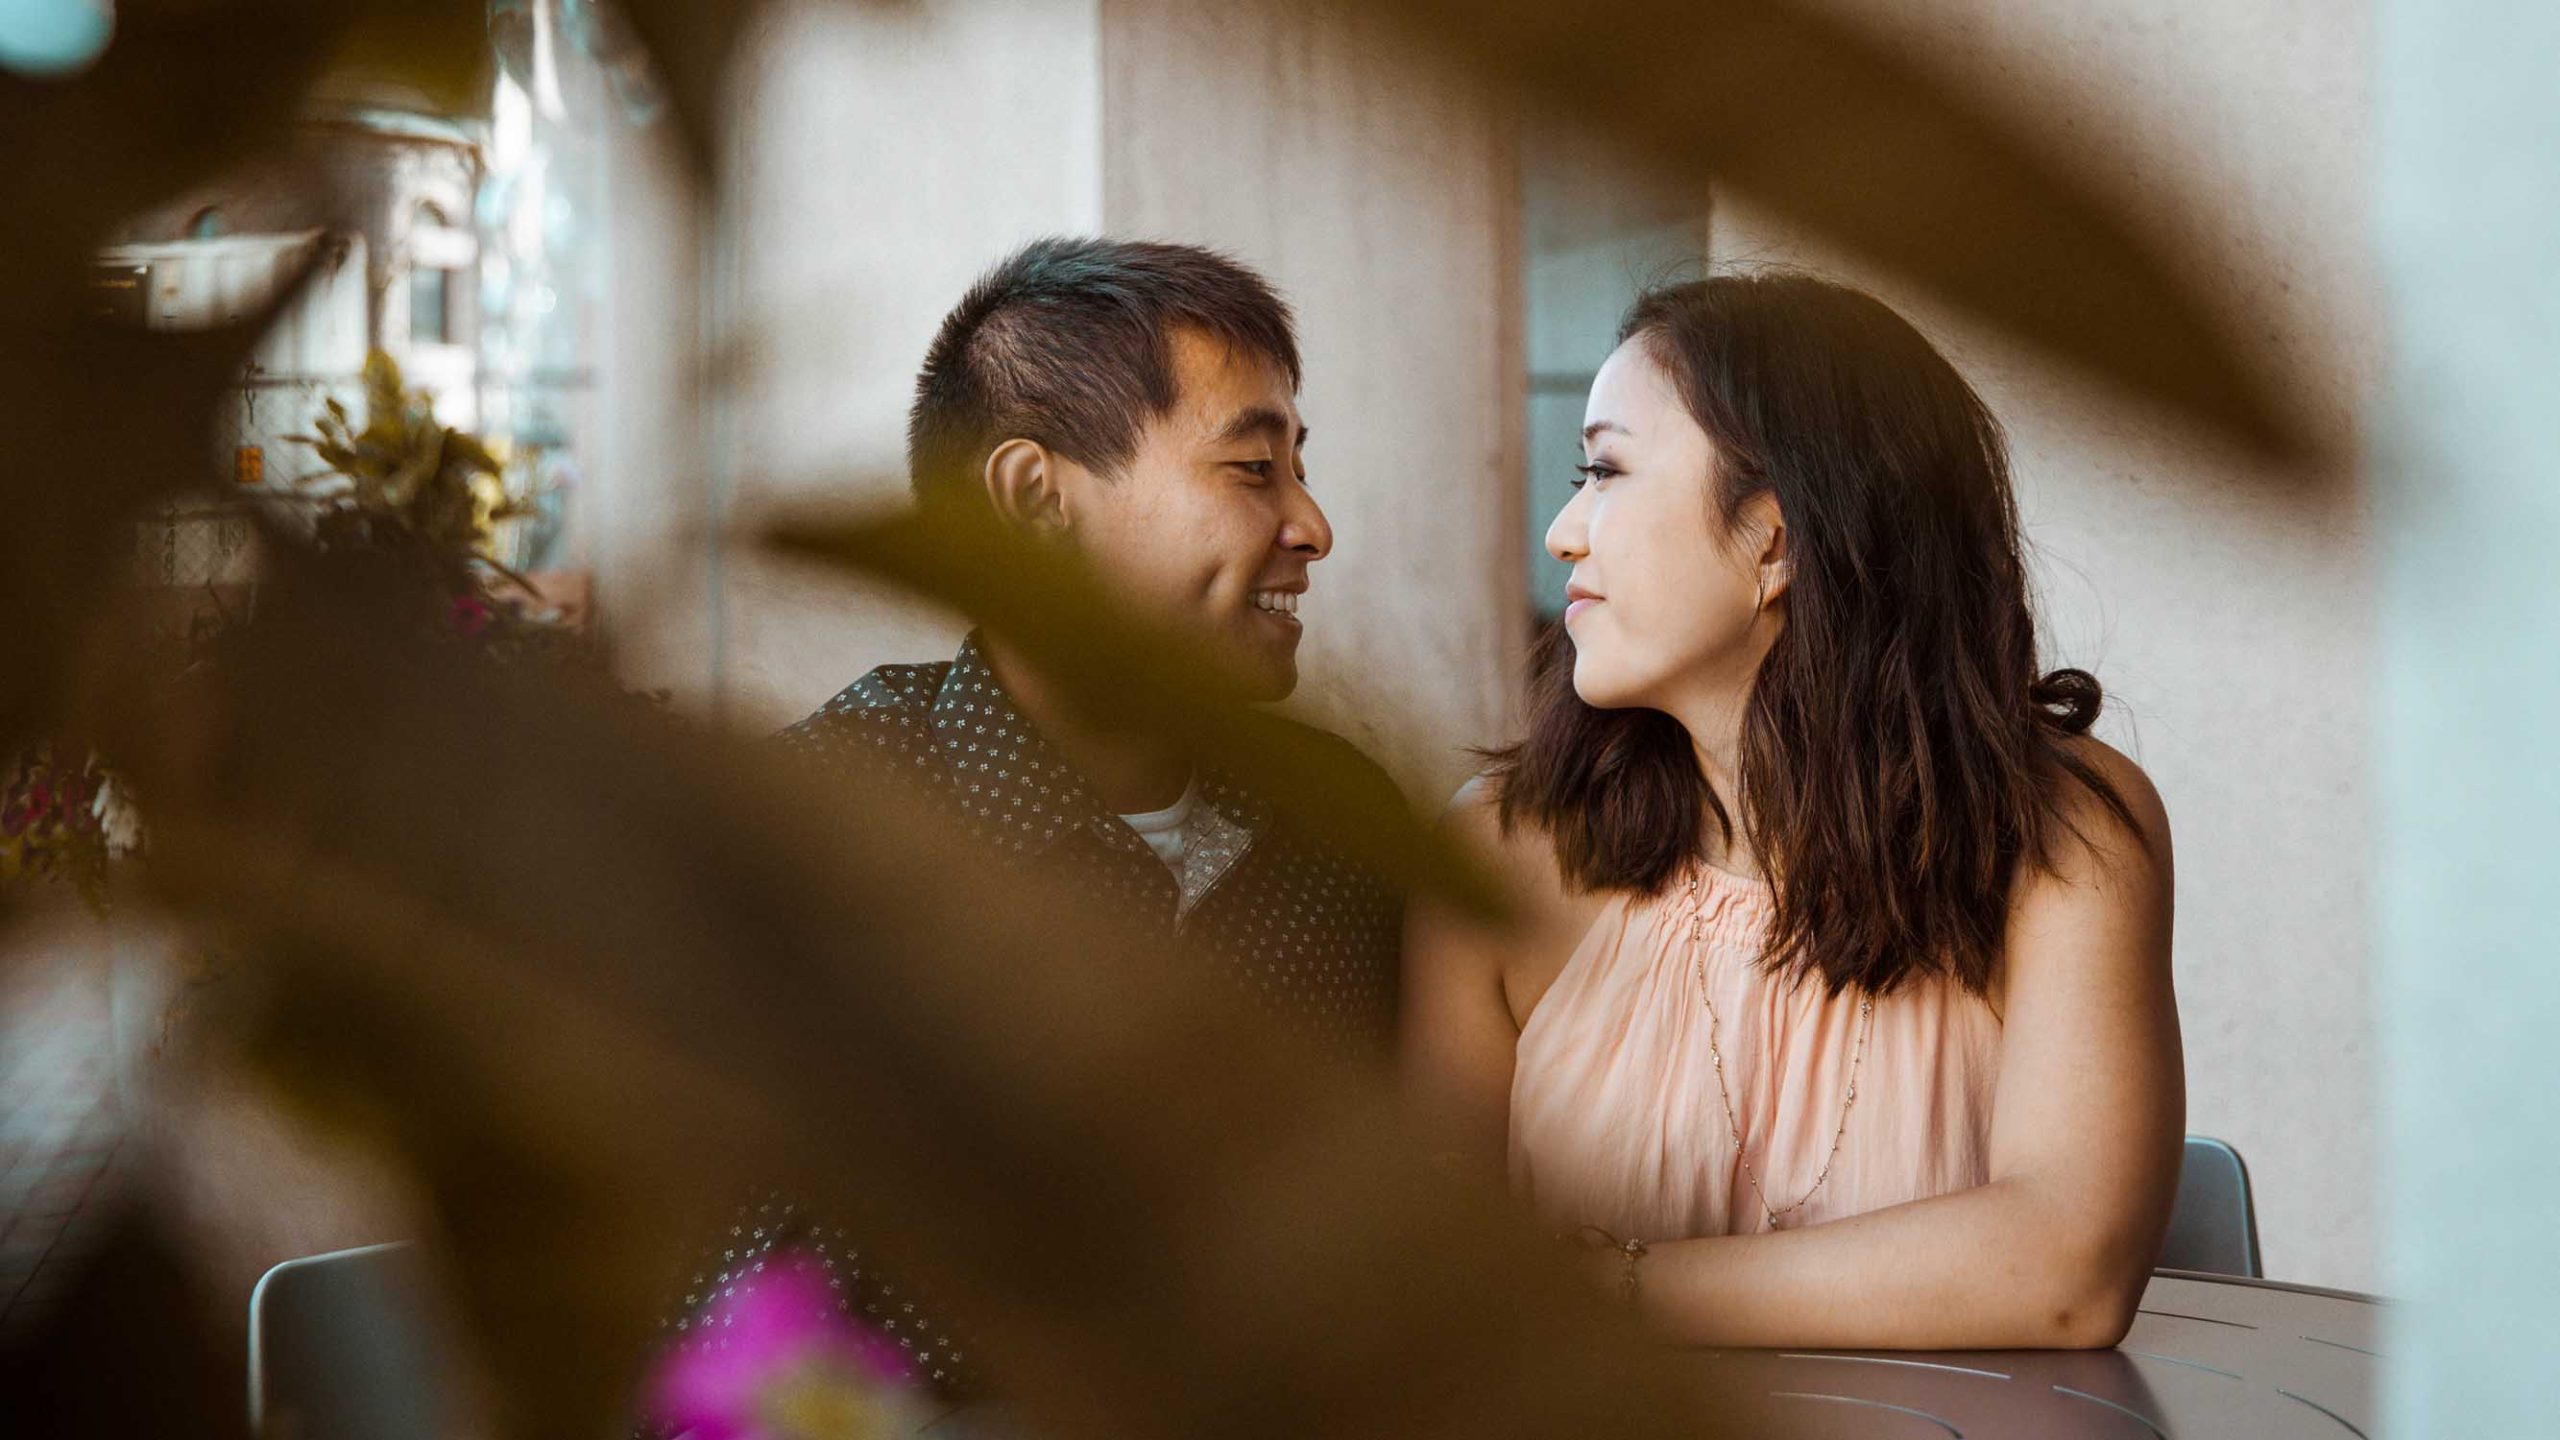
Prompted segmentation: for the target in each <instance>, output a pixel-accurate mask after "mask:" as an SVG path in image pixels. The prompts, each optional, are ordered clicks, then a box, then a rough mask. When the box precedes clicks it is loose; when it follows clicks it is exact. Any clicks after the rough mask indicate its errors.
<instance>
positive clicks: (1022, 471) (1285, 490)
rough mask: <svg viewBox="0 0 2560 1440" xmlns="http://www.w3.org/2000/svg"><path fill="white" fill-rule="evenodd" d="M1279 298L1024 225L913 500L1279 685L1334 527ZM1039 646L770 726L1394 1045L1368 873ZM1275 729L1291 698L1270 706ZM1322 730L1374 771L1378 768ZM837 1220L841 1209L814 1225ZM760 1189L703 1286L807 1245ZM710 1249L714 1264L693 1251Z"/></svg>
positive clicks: (937, 348)
mask: <svg viewBox="0 0 2560 1440" xmlns="http://www.w3.org/2000/svg"><path fill="white" fill-rule="evenodd" d="M1298 388H1299V361H1298V350H1297V341H1296V337H1295V335H1294V334H1293V331H1292V325H1291V319H1290V314H1289V310H1288V307H1287V305H1286V304H1285V303H1284V302H1283V301H1282V300H1281V299H1280V297H1279V296H1278V295H1276V294H1275V293H1273V291H1272V289H1271V287H1270V285H1269V284H1268V283H1266V282H1265V281H1264V280H1263V279H1262V278H1261V277H1260V276H1257V275H1255V274H1254V273H1253V272H1251V271H1250V270H1247V269H1246V268H1244V267H1243V266H1241V265H1238V264H1236V263H1235V262H1234V261H1232V260H1229V259H1226V258H1225V257H1223V256H1219V255H1216V254H1213V253H1211V252H1208V251H1205V250H1200V249H1196V248H1193V247H1190V246H1182V245H1164V244H1141V243H1133V242H1119V241H1105V240H1075V239H1051V240H1042V241H1039V242H1036V243H1034V244H1032V245H1030V246H1028V247H1026V248H1025V249H1023V250H1021V251H1020V252H1018V253H1016V254H1015V255H1013V256H1012V257H1011V258H1009V259H1007V260H1005V261H1003V262H1002V263H1001V264H999V265H997V266H996V267H995V268H994V269H993V270H990V271H989V272H988V273H987V274H986V275H985V276H984V277H983V278H982V279H981V280H980V281H979V282H978V283H977V285H976V286H974V287H973V288H972V289H971V290H970V291H969V293H968V295H967V296H966V297H965V298H963V299H962V300H961V302H960V304H959V306H958V307H957V308H956V309H954V310H953V311H952V312H951V314H950V315H949V316H948V317H947V318H946V319H945V320H944V321H943V324H942V328H941V331H940V333H939V334H938V335H936V337H935V338H934V341H933V345H932V347H931V349H930V350H929V351H928V352H927V353H926V358H925V364H924V369H923V373H922V374H921V375H920V376H919V378H918V380H917V384H916V398H915V405H914V409H913V411H912V413H911V415H910V419H909V427H908V462H909V469H910V473H911V475H912V477H913V479H914V482H915V486H916V490H917V499H918V502H919V503H920V504H923V505H928V506H933V505H955V504H959V505H983V506H987V507H991V508H992V511H993V513H994V515H995V516H996V518H997V519H998V520H1000V521H1001V522H1002V523H1004V524H1006V525H1008V526H1012V527H1015V528H1016V529H1018V530H1019V531H1020V532H1022V533H1023V534H1025V535H1026V536H1029V537H1031V538H1034V539H1036V540H1038V541H1040V542H1042V543H1046V544H1054V545H1064V546H1070V547H1073V549H1074V551H1075V553H1077V554H1078V555H1079V556H1080V557H1081V558H1082V559H1083V560H1084V561H1085V562H1087V564H1088V565H1089V566H1090V568H1091V569H1092V570H1093V571H1094V572H1095V573H1097V574H1098V575H1099V576H1100V577H1101V578H1102V579H1103V581H1104V582H1105V583H1106V584H1108V585H1110V586H1111V587H1112V588H1113V589H1114V590H1115V591H1116V592H1117V595H1118V598H1120V599H1121V600H1122V601H1123V602H1124V603H1125V604H1127V605H1128V606H1129V607H1130V608H1131V609H1133V610H1136V611H1138V612H1139V613H1141V614H1142V615H1144V616H1145V617H1147V618H1149V619H1151V620H1154V621H1156V622H1158V623H1160V624H1163V625H1166V626H1168V627H1173V628H1176V629H1178V630H1180V631H1182V632H1185V633H1187V634H1189V635H1191V636H1193V637H1195V638H1197V639H1198V640H1200V641H1202V642H1204V643H1205V644H1207V645H1208V646H1209V647H1211V648H1212V649H1213V651H1214V653H1215V654H1216V655H1217V656H1218V657H1219V658H1221V659H1222V660H1223V661H1224V662H1225V663H1226V664H1227V666H1228V667H1229V668H1230V670H1231V671H1232V672H1233V673H1235V674H1237V675H1239V676H1242V677H1244V679H1245V680H1246V683H1247V685H1248V688H1249V691H1250V697H1251V698H1253V699H1258V700H1278V699H1281V698H1283V697H1285V696H1287V695H1288V694H1289V692H1290V691H1291V690H1292V689H1293V688H1294V687H1295V686H1296V684H1297V675H1298V669H1297V651H1298V642H1299V638H1300V635H1301V634H1302V633H1303V632H1302V629H1301V626H1302V621H1301V620H1300V618H1299V616H1298V605H1299V601H1300V598H1301V597H1302V596H1304V595H1305V594H1306V593H1307V589H1308V579H1309V572H1310V570H1311V569H1312V568H1313V567H1314V565H1315V564H1316V563H1317V562H1318V561H1320V560H1322V559H1324V557H1325V555H1326V554H1327V552H1329V551H1330V550H1331V549H1332V548H1333V532H1332V530H1331V529H1330V527H1329V526H1328V525H1327V524H1326V521H1325V517H1324V512H1323V511H1322V510H1321V509H1320V508H1319V507H1318V506H1317V504H1316V502H1315V499H1314V497H1313V496H1312V495H1311V494H1309V493H1308V489H1307V484H1306V476H1305V445H1306V433H1307V432H1306V426H1305V425H1304V424H1303V423H1302V421H1301V420H1300V418H1299V415H1298V408H1297V392H1298ZM1054 694H1055V686H1054V685H1053V684H1052V682H1051V681H1050V680H1049V679H1048V678H1047V677H1044V676H1043V675H1042V673H1041V669H1040V662H1039V660H1038V658H1037V657H1035V656H1032V655H1028V654H1024V653H1020V652H1019V651H1017V650H1015V649H1012V648H1009V647H1007V646H1006V645H1004V644H1003V643H1001V642H1000V641H998V640H994V639H991V638H989V637H986V636H983V635H975V634H973V635H972V636H971V637H970V638H969V640H968V642H967V643H966V644H964V645H963V646H962V647H961V650H960V653H959V655H958V656H957V657H956V658H954V659H952V660H949V661H944V662H938V663H933V664H912V665H886V666H882V667H881V668H879V669H877V670H874V671H872V672H871V673H870V674H868V675H865V676H863V677H862V678H861V679H859V680H857V681H855V682H854V683H853V684H852V685H850V686H848V687H847V688H846V689H845V690H844V691H843V692H842V693H841V694H839V695H837V696H836V697H835V698H834V699H833V700H831V701H829V702H828V703H827V704H826V705H825V706H824V707H823V708H821V709H820V710H819V711H818V712H817V713H815V714H813V715H811V716H810V717H809V718H808V719H806V720H804V721H802V722H800V723H799V724H798V725H796V726H793V727H792V728H791V729H789V730H787V731H785V732H784V736H783V739H784V742H785V743H786V744H788V745H790V746H792V747H795V748H797V749H800V750H802V751H804V752H806V753H809V754H811V755H812V756H815V757H820V758H822V759H824V760H825V761H827V762H830V763H842V764H849V765H864V766H868V765H878V764H883V763H885V764H887V765H889V766H890V767H891V768H892V769H893V770H894V771H896V772H897V773H901V774H905V775H907V776H909V777H910V778H912V779H914V780H917V781H919V782H921V783H922V784H924V785H925V786H926V787H928V790H929V793H930V794H931V795H933V796H935V797H937V798H938V799H939V801H940V802H942V803H946V804H948V805H949V806H950V807H951V809H952V810H953V812H954V813H955V814H956V815H958V816H959V817H960V818H962V819H963V820H964V821H965V822H966V825H967V828H969V829H971V830H973V831H975V832H976V833H977V834H979V835H980V836H981V837H983V838H984V839H986V840H987V841H989V842H990V845H989V849H988V852H987V853H988V856H989V860H988V866H989V872H988V875H987V876H986V877H985V878H986V880H987V883H991V884H1001V883H1002V879H1003V869H1004V867H1006V866H1009V865H1017V864H1020V865H1035V866H1042V867H1056V868H1059V869H1068V868H1069V867H1073V870H1072V871H1071V873H1076V874H1078V875H1079V876H1080V877H1081V878H1086V879H1089V880H1090V881H1091V882H1093V883H1091V884H1090V885H1088V886H1087V887H1086V888H1088V889H1090V890H1091V891H1093V892H1094V893H1098V894H1103V895H1108V896H1112V897H1114V898H1115V899H1116V901H1117V902H1118V903H1121V904H1124V905H1125V906H1126V907H1127V908H1128V910H1129V912H1130V913H1131V914H1132V915H1134V916H1136V917H1139V918H1140V919H1141V920H1142V921H1145V922H1149V923H1151V924H1153V925H1154V926H1156V927H1159V928H1160V930H1161V933H1163V935H1164V936H1165V938H1166V943H1167V944H1168V945H1171V944H1174V943H1177V940H1176V937H1177V936H1179V939H1180V942H1181V943H1185V944H1187V945H1188V946H1189V947H1190V948H1191V949H1192V950H1193V951H1194V952H1195V953H1198V954H1202V955H1204V956H1206V957H1208V958H1209V959H1210V960H1211V961H1212V962H1213V963H1215V964H1216V965H1217V966H1218V967H1219V968H1220V969H1221V970H1223V971H1224V972H1226V973H1227V974H1229V975H1230V976H1232V978H1233V979H1234V980H1235V981H1236V982H1237V983H1238V984H1239V985H1240V986H1241V987H1242V988H1243V991H1244V993H1246V994H1247V995H1248V996H1250V997H1251V998H1252V999H1254V1000H1255V1001H1256V1002H1258V1003H1260V1004H1261V1005H1263V1006H1264V1007H1265V1009H1266V1011H1267V1013H1269V1014H1271V1015H1272V1016H1273V1018H1274V1021H1275V1023H1277V1024H1280V1025H1282V1026H1284V1027H1286V1028H1288V1029H1291V1030H1294V1031H1296V1032H1298V1033H1300V1034H1302V1035H1304V1036H1306V1037H1308V1038H1310V1039H1312V1040H1313V1041H1314V1042H1315V1043H1317V1044H1318V1045H1319V1046H1321V1047H1323V1048H1324V1049H1326V1050H1328V1051H1330V1052H1332V1053H1335V1054H1338V1055H1341V1056H1344V1057H1345V1058H1347V1059H1348V1058H1354V1057H1383V1056H1384V1055H1385V1053H1386V1051H1387V1048H1388V1044H1389V1041H1390V1038H1391V1036H1392V1033H1393V1029H1394V1023H1395V999H1396V987H1397V949H1398V936H1399V932H1400V928H1401V909H1400V905H1399V903H1398V900H1397V897H1396V896H1395V894H1394V893H1393V892H1392V891H1391V890H1390V889H1389V888H1388V887H1387V886H1385V885H1384V884H1383V883H1381V882H1380V881H1378V880H1377V879H1376V878H1374V877H1372V876H1371V875H1370V874H1368V873H1367V872H1366V871H1364V870H1362V869H1361V868H1360V867H1357V866H1355V865H1353V864H1351V863H1349V862H1348V861H1346V860H1345V859H1343V858H1342V857H1340V856H1337V855H1335V854H1333V853H1331V852H1330V851H1328V850H1327V849H1326V848H1325V847H1324V846H1322V845H1321V844H1318V843H1316V842H1314V841H1312V840H1311V839H1309V838H1307V837H1305V836H1303V835H1300V834H1298V833H1296V832H1295V831H1293V830H1292V829H1291V828H1290V827H1289V826H1287V825H1286V824H1284V823H1282V822H1280V821H1279V820H1278V819H1277V818H1275V815H1274V812H1273V807H1272V806H1271V805H1270V804H1269V803H1268V801H1267V800H1266V799H1265V798H1263V797H1261V796H1257V795H1255V794H1253V793H1252V792H1251V791H1250V790H1248V789H1247V788H1246V787H1244V786H1242V785H1240V784H1239V783H1237V782H1236V781H1234V780H1233V779H1231V778H1229V777H1226V776H1223V775H1220V774H1216V773H1213V772H1194V771H1193V770H1191V769H1190V768H1189V766H1188V764H1187V762H1186V761H1185V760H1184V759H1183V758H1182V756H1181V755H1180V754H1179V753H1178V752H1176V751H1174V750H1172V749H1171V748H1169V747H1167V746H1165V745H1163V744H1161V743H1157V742H1153V741H1150V740H1148V739H1146V738H1144V737H1132V736H1126V735H1114V734H1108V733H1102V732H1099V731H1096V730H1095V729H1093V728H1092V727H1089V726H1087V725H1084V724H1081V723H1079V722H1078V720H1077V719H1076V718H1075V717H1074V716H1073V715H1072V714H1071V713H1069V711H1068V710H1067V709H1066V708H1065V707H1063V706H1062V705H1060V704H1059V703H1058V702H1057V701H1056V700H1055V699H1054V698H1053V696H1054ZM1276 723H1285V722H1276ZM1290 738H1291V740H1292V741H1293V742H1300V741H1304V742H1309V743H1314V744H1317V745H1320V746H1323V747H1327V748H1334V749H1337V750H1338V752H1339V753H1340V754H1341V755H1342V756H1343V757H1344V758H1347V759H1352V760H1353V761H1354V763H1356V764H1357V765H1358V766H1359V767H1361V768H1362V769H1363V770H1365V772H1366V773H1367V775H1368V776H1369V777H1370V779H1371V781H1372V783H1374V784H1375V785H1377V786H1379V787H1382V789H1383V790H1386V791H1389V792H1391V791H1392V786H1391V784H1390V782H1389V781H1388V780H1387V778H1386V776H1385V775H1384V773H1383V772H1381V771H1379V770H1378V769H1377V767H1376V766H1375V765H1374V764H1370V763H1369V762H1367V761H1366V760H1365V759H1359V758H1357V756H1356V752H1354V751H1352V750H1351V747H1350V746H1349V745H1348V744H1347V743H1346V742H1343V741H1341V740H1339V739H1336V738H1334V737H1331V736H1323V735H1320V734H1317V733H1315V732H1308V731H1306V730H1305V729H1304V727H1293V729H1292V733H1291V735H1290ZM829 1233H830V1235H831V1236H832V1238H834V1239H836V1240H838V1241H840V1240H841V1238H842V1237H841V1234H840V1232H829ZM826 1238H828V1237H827V1236H822V1235H820V1234H819V1233H818V1232H815V1231H812V1230H811V1229H810V1228H809V1227H808V1226H807V1225H806V1224H805V1223H804V1222H803V1221H801V1220H800V1219H799V1218H798V1217H797V1215H796V1214H795V1213H794V1212H793V1210H792V1207H791V1206H790V1205H789V1204H788V1203H787V1202H784V1201H782V1200H779V1199H776V1200H774V1201H772V1202H770V1203H769V1204H768V1205H767V1206H765V1207H764V1208H763V1209H762V1210H761V1211H757V1212H754V1213H750V1214H748V1215H745V1216H742V1217H741V1218H740V1223H739V1225H738V1227H737V1228H736V1229H735V1230H734V1231H733V1232H732V1240H731V1242H730V1243H729V1244H727V1245H725V1246H723V1247H720V1249H719V1250H718V1251H717V1252H715V1253H716V1254H718V1256H719V1259H718V1263H717V1264H716V1266H713V1267H706V1270H705V1273H703V1274H700V1275H697V1276H696V1277H695V1286H696V1289H697V1291H699V1292H705V1293H716V1292H717V1291H718V1290H719V1289H721V1288H722V1287H723V1286H724V1285H725V1284H726V1283H727V1282H728V1280H729V1278H730V1276H731V1275H732V1274H733V1273H736V1272H737V1271H738V1270H740V1269H741V1268H743V1267H748V1266H751V1265H752V1264H753V1262H754V1260H755V1258H756V1256H758V1255H759V1254H761V1253H762V1252H763V1251H764V1250H765V1249H766V1248H769V1247H770V1246H771V1245H773V1244H775V1243H786V1242H787V1243H799V1244H804V1245H813V1246H814V1247H815V1248H818V1249H819V1250H820V1251H821V1253H822V1254H823V1253H825V1252H826V1249H827V1247H826V1245H825V1244H824V1243H823V1241H824V1240H825V1239H826ZM827 1261H828V1264H829V1266H830V1268H831V1269H838V1271H839V1278H840V1279H841V1278H843V1274H842V1269H843V1268H844V1267H850V1268H852V1269H853V1271H854V1273H853V1275H852V1277H851V1279H852V1289H853V1290H854V1291H855V1292H856V1294H857V1296H858V1299H857V1301H856V1303H857V1305H858V1306H859V1309H860V1310H861V1312H862V1313H863V1314H864V1316H865V1317H866V1318H867V1319H869V1320H870V1321H871V1322H872V1323H874V1324H876V1325H878V1326H880V1327H881V1328H882V1329H884V1330H886V1331H887V1332H888V1333H889V1334H890V1335H891V1336H892V1337H893V1338H895V1339H897V1340H898V1341H899V1342H900V1343H902V1344H903V1345H905V1346H906V1347H907V1348H908V1349H909V1350H910V1351H911V1352H912V1353H913V1354H914V1355H915V1356H916V1360H917V1364H918V1367H919V1369H920V1370H921V1371H922V1372H923V1373H924V1375H925V1376H926V1378H928V1379H929V1380H931V1381H933V1382H934V1383H936V1384H937V1385H938V1386H939V1387H941V1388H943V1389H945V1390H947V1391H948V1390H956V1389H961V1388H963V1381H964V1379H965V1378H966V1376H967V1373H968V1369H969V1366H968V1361H967V1357H966V1355H965V1352H964V1350H963V1347H962V1346H961V1345H960V1344H959V1343H958V1342H957V1341H955V1340H954V1339H952V1338H951V1336H950V1334H949V1333H948V1331H947V1329H946V1328H945V1327H942V1326H940V1325H937V1324H935V1323H933V1322H931V1321H928V1320H925V1319H923V1318H921V1317H920V1315H919V1314H918V1311H917V1308H916V1305H915V1303H914V1297H913V1296H912V1295H902V1294H901V1293H900V1292H899V1290H898V1289H897V1287H895V1286H894V1285H893V1284H890V1283H888V1282H885V1281H883V1280H882V1279H881V1278H880V1277H879V1276H878V1275H877V1274H872V1273H865V1270H864V1267H861V1266H859V1265H857V1264H856V1263H855V1262H854V1261H853V1259H852V1257H841V1265H840V1257H839V1256H837V1255H832V1254H830V1255H828V1256H827ZM713 1269H716V1270H717V1272H718V1273H717V1276H716V1278H715V1276H714V1275H713V1274H712V1273H711V1271H712V1270H713Z"/></svg>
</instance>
